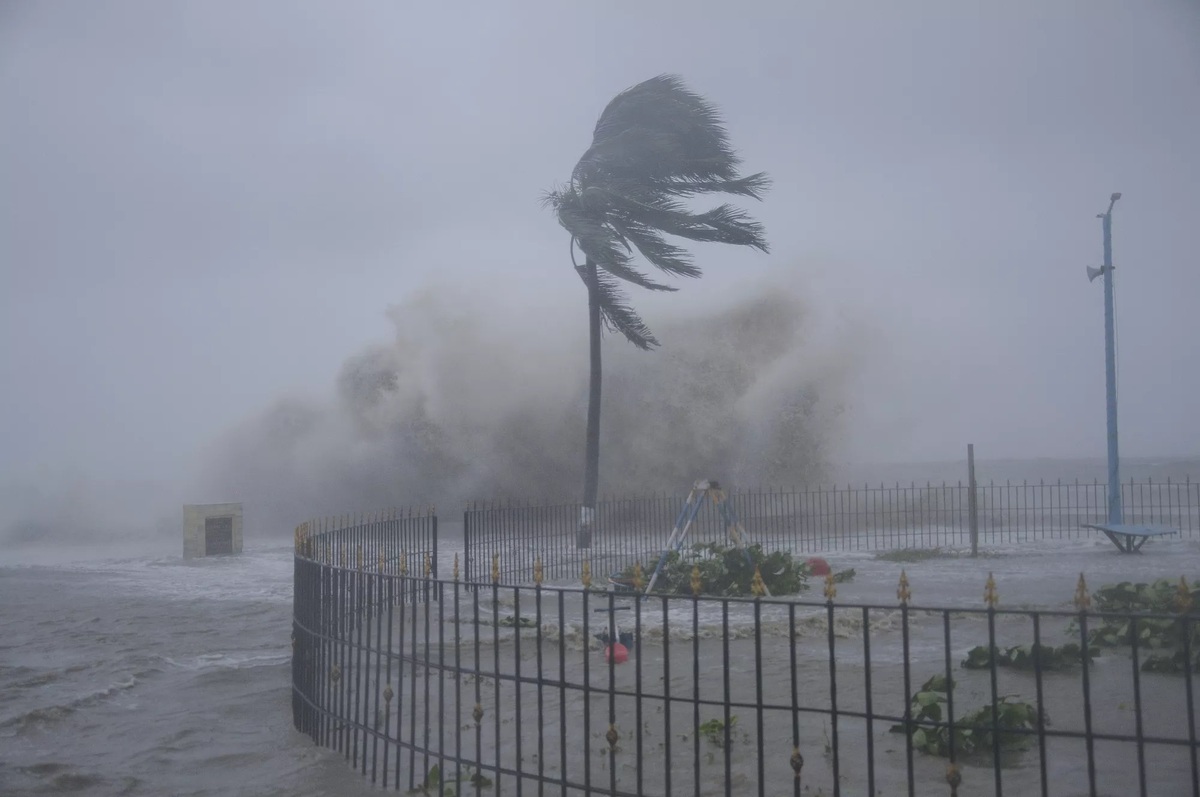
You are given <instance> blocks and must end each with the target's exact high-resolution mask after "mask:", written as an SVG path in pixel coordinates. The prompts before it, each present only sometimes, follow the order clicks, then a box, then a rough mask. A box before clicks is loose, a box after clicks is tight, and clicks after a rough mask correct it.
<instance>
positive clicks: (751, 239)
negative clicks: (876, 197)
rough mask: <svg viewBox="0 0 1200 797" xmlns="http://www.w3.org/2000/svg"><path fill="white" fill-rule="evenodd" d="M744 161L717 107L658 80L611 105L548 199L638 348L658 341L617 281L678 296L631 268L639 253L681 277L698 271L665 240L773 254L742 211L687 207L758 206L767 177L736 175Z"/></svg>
mask: <svg viewBox="0 0 1200 797" xmlns="http://www.w3.org/2000/svg"><path fill="white" fill-rule="evenodd" d="M740 163H741V160H740V159H739V158H738V156H737V154H736V153H735V152H734V151H733V148H732V147H731V146H730V144H729V137H728V133H727V132H726V130H725V128H724V126H723V124H722V122H721V118H720V115H719V114H718V112H717V110H716V108H714V107H713V106H712V105H711V104H710V103H708V102H707V101H706V100H705V99H704V98H703V97H701V96H699V95H698V94H695V93H693V92H691V91H689V90H688V89H687V88H686V87H685V86H684V84H683V81H682V80H680V79H679V78H678V77H676V76H674V75H659V76H658V77H654V78H651V79H650V80H646V81H643V82H642V83H639V84H637V85H636V86H633V87H631V88H629V89H626V90H625V91H623V92H621V93H620V94H618V95H617V96H616V97H614V98H613V100H612V101H611V102H609V104H608V106H607V107H605V109H604V112H603V113H602V114H601V115H600V119H599V120H598V121H597V123H596V128H595V131H594V132H593V136H592V145H591V147H589V148H588V150H587V152H585V153H584V154H583V157H581V158H580V159H579V162H578V163H577V164H576V166H575V169H574V170H573V172H572V174H571V182H570V185H568V186H566V187H565V188H563V189H561V190H558V191H555V192H552V193H550V194H548V195H547V197H546V201H547V204H549V205H550V206H552V207H553V208H554V210H555V212H556V214H557V216H558V221H559V223H560V224H561V225H562V226H563V227H564V228H566V230H567V231H568V232H569V233H570V234H571V239H572V242H573V247H574V246H578V247H579V249H580V251H582V252H583V254H584V256H585V257H586V258H587V260H588V261H590V263H592V264H594V265H595V267H596V270H597V283H598V285H597V291H598V293H599V295H600V297H601V308H602V312H603V314H604V321H605V324H606V325H607V326H608V327H609V328H610V329H614V330H616V331H619V332H621V333H622V334H623V335H625V337H626V338H627V339H628V340H629V341H630V342H631V343H633V344H634V345H635V346H638V347H639V348H643V349H647V348H652V347H653V346H656V345H657V341H655V340H654V337H653V336H652V335H651V334H650V331H649V329H647V327H646V325H645V323H644V322H643V321H642V319H641V318H639V317H638V316H637V314H636V313H634V312H633V310H632V308H630V307H629V305H628V303H627V300H626V299H625V297H624V296H623V295H621V294H620V293H619V291H618V290H617V287H616V286H617V282H616V280H624V281H626V282H630V283H632V284H634V285H638V286H640V287H643V288H647V289H649V290H674V288H672V287H671V286H669V285H663V284H661V283H658V282H655V281H653V280H651V279H650V278H648V277H647V276H646V275H645V274H642V273H641V272H640V271H638V270H637V269H635V268H634V267H633V260H634V252H635V250H636V252H637V253H639V254H641V255H642V257H644V258H645V259H646V261H647V262H649V263H650V264H651V265H653V266H654V267H656V268H658V269H660V270H661V271H663V272H664V273H667V274H671V275H675V276H680V277H698V276H700V273H701V272H700V269H699V267H697V266H696V265H695V264H694V262H693V261H692V258H691V256H690V254H689V253H688V252H687V251H686V250H684V249H683V248H681V247H679V246H676V245H674V244H672V243H669V242H668V241H667V240H666V238H665V236H666V235H673V236H676V237H679V238H684V239H687V240H692V241H712V242H717V243H728V244H735V245H738V246H750V247H752V248H755V249H760V250H762V251H764V252H766V251H767V249H768V247H767V242H766V238H765V235H764V231H763V227H762V225H761V224H759V223H758V222H756V221H754V220H753V219H752V218H751V217H750V216H749V214H747V213H746V212H745V211H743V210H740V209H738V208H735V207H733V206H731V205H727V204H722V205H718V206H717V207H715V208H713V209H711V210H707V211H703V212H695V211H692V210H689V209H688V207H687V205H685V204H684V202H683V201H681V200H682V199H684V198H689V197H695V196H698V195H701V194H715V193H724V194H732V195H736V196H746V197H751V198H753V199H760V198H761V196H762V194H763V192H764V191H765V190H766V189H767V188H768V186H769V182H770V181H769V180H768V179H767V176H766V175H765V174H762V173H758V174H752V175H749V176H746V177H743V176H739V174H738V166H739V165H740ZM572 251H574V249H572ZM580 274H581V276H582V277H583V279H584V282H585V283H588V282H589V277H588V272H587V270H586V269H582V268H581V269H580ZM601 275H603V277H601Z"/></svg>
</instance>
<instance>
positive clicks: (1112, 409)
mask: <svg viewBox="0 0 1200 797" xmlns="http://www.w3.org/2000/svg"><path fill="white" fill-rule="evenodd" d="M1118 196H1119V195H1118V194H1114V195H1113V198H1112V201H1111V202H1110V203H1109V205H1108V211H1107V212H1106V213H1104V214H1103V215H1102V216H1101V217H1100V218H1101V219H1102V221H1103V224H1104V367H1105V392H1106V394H1107V399H1108V522H1109V523H1110V524H1113V523H1121V522H1122V520H1123V517H1124V512H1123V511H1122V508H1121V464H1120V455H1119V453H1118V451H1117V351H1116V349H1117V346H1116V329H1115V322H1114V319H1113V316H1114V312H1113V264H1112V209H1113V205H1114V204H1116V201H1117V197H1118Z"/></svg>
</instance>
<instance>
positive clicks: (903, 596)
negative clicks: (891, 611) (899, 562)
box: [896, 569, 912, 606]
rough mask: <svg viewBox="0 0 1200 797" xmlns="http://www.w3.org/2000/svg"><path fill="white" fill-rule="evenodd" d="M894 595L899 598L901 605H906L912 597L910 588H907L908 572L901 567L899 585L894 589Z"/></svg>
mask: <svg viewBox="0 0 1200 797" xmlns="http://www.w3.org/2000/svg"><path fill="white" fill-rule="evenodd" d="M896 597H897V598H899V599H900V605H902V606H907V605H908V602H909V601H910V600H911V599H912V590H910V589H909V588H908V573H906V572H905V571H904V570H903V569H901V570H900V586H899V588H898V589H897V590H896Z"/></svg>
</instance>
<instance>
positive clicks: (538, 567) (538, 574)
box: [533, 555, 542, 587]
mask: <svg viewBox="0 0 1200 797" xmlns="http://www.w3.org/2000/svg"><path fill="white" fill-rule="evenodd" d="M533 583H534V584H535V585H536V586H539V587H540V586H542V557H541V555H539V556H538V558H536V559H534V560H533Z"/></svg>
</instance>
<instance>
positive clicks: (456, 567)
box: [452, 551, 458, 581]
mask: <svg viewBox="0 0 1200 797" xmlns="http://www.w3.org/2000/svg"><path fill="white" fill-rule="evenodd" d="M452 572H453V575H454V580H455V581H458V551H455V552H454V570H453V571H452Z"/></svg>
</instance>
